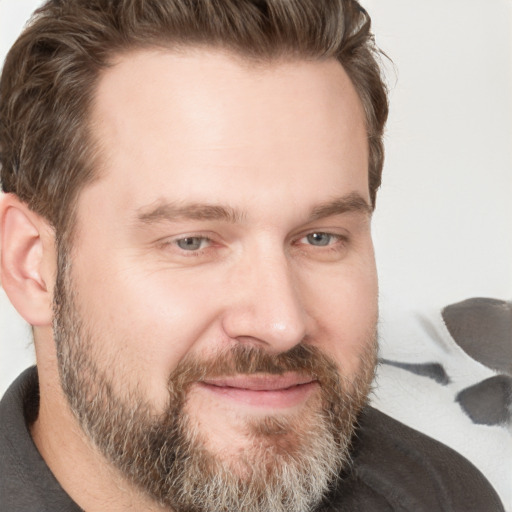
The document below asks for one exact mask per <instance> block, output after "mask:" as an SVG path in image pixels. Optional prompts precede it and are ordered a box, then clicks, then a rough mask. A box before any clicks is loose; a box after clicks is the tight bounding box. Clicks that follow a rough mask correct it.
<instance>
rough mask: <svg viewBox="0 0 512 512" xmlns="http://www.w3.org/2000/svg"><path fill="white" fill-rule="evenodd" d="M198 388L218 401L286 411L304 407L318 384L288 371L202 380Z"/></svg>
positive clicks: (309, 378) (311, 379)
mask: <svg viewBox="0 0 512 512" xmlns="http://www.w3.org/2000/svg"><path fill="white" fill-rule="evenodd" d="M199 386H200V387H201V388H202V389H204V390H205V391H207V392H209V393H211V394H213V395H214V396H216V397H217V398H219V399H223V400H230V401H233V402H238V403H239V404H242V405H248V406H252V407H257V408H270V409H285V408H291V407H296V406H298V405H301V404H303V403H304V402H305V401H306V400H307V399H308V398H309V396H310V395H311V394H312V393H313V392H314V391H315V390H316V389H317V388H318V386H319V384H318V381H317V380H315V379H313V378H312V377H311V376H308V375H301V374H298V373H295V372H288V373H285V374H283V375H269V374H254V375H234V376H229V377H215V378H211V379H206V380H204V381H201V382H200V383H199Z"/></svg>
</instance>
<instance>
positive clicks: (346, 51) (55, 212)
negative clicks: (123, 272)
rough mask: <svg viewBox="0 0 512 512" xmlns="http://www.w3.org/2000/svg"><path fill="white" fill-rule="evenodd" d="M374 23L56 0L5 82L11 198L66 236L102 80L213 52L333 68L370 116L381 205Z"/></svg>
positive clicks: (166, 4) (300, 4)
mask: <svg viewBox="0 0 512 512" xmlns="http://www.w3.org/2000/svg"><path fill="white" fill-rule="evenodd" d="M370 23H371V22H370V18H369V16H368V14H367V13H366V11H365V10H364V9H363V8H362V7H361V6H360V5H359V4H358V2H357V1H356V0H48V1H46V2H45V4H44V5H43V6H42V7H41V8H40V9H38V10H37V11H36V12H35V13H34V16H33V18H32V20H31V22H30V23H29V25H28V27H27V28H26V29H25V31H24V32H23V33H22V34H21V36H20V37H19V38H18V40H17V41H16V43H15V44H14V45H13V47H12V48H11V50H10V52H9V54H8V55H7V58H6V61H5V65H4V69H3V73H2V77H1V81H0V166H1V182H2V187H3V190H4V191H5V192H12V193H14V194H16V195H17V196H18V197H19V198H20V199H21V200H22V201H24V202H26V203H27V204H28V205H29V207H30V208H32V209H33V210H34V211H36V212H37V213H39V214H40V215H42V216H44V217H45V218H46V219H48V220H49V221H50V223H51V224H52V225H53V226H54V227H55V229H56V231H57V233H59V232H61V233H62V232H65V231H67V228H69V227H70V224H71V220H70V219H72V213H73V207H72V206H73V204H74V202H75V200H76V198H77V196H78V193H79V192H80V190H81V189H82V188H83V187H84V185H85V184H86V183H88V182H90V181H91V180H92V179H94V177H95V175H96V169H95V167H96V166H95V158H94V156H95V153H94V147H93V146H94V145H93V144H92V143H91V137H90V136H89V130H88V120H89V117H90V116H89V114H90V112H89V111H90V106H91V102H92V99H93V96H94V91H95V85H96V83H97V81H98V78H99V76H100V74H101V72H102V70H104V69H106V68H107V67H108V66H109V65H111V64H110V63H111V62H112V58H113V56H115V55H117V54H119V53H123V52H126V51H129V50H133V49H139V48H145V47H154V46H165V47H169V46H171V47H172V46H176V45H178V46H183V45H185V46H186V45H209V46H214V47H215V46H216V47H222V48H225V49H228V50H231V51H234V52H236V53H238V54H241V55H243V56H246V57H248V58H252V59H257V60H260V59H276V58H283V57H284V58H306V59H325V58H333V57H334V58H336V59H337V60H338V61H339V62H340V63H341V64H342V65H343V67H344V69H345V71H346V72H347V74H348V75H349V77H350V79H351V80H352V82H353V84H354V86H355V88H356V90H357V92H358V94H359V97H360V99H361V101H362V104H363V106H364V110H365V115H366V126H367V132H368V141H369V155H370V158H369V170H368V172H369V188H370V197H371V201H372V204H375V198H376V192H377V189H378V187H379V185H380V182H381V174H382V166H383V160H384V151H383V143H382V135H383V129H384V125H385V122H386V118H387V113H388V103H387V91H386V87H385V85H384V82H383V80H382V76H381V70H380V67H379V50H378V49H377V48H376V46H375V44H374V40H373V36H372V33H371V31H370Z"/></svg>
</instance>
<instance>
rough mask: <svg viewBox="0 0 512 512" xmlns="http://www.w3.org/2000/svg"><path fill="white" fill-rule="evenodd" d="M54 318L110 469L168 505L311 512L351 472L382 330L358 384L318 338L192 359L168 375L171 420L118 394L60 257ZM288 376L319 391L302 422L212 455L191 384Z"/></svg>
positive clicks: (294, 420) (65, 366) (61, 360)
mask: <svg viewBox="0 0 512 512" xmlns="http://www.w3.org/2000/svg"><path fill="white" fill-rule="evenodd" d="M54 310H55V317H54V326H53V327H54V337H55V342H56V345H57V356H58V366H59V374H60V380H61V385H62V389H63V391H64V394H65V396H66V397H67V400H68V402H69V405H70V407H71V410H72V411H73V413H74V415H75V416H76V418H77V420H78V423H79V424H80V426H81V428H82V430H83V431H84V432H85V434H86V436H87V437H88V438H89V439H90V441H92V443H93V444H94V445H95V446H96V448H97V449H98V450H99V451H100V452H101V453H102V455H103V456H104V457H105V458H106V460H107V461H108V462H109V463H110V464H111V465H113V466H114V467H115V468H117V469H118V470H119V471H120V473H121V474H122V475H123V476H124V477H125V478H126V479H128V480H129V481H130V482H131V484H133V485H134V486H135V487H137V488H138V489H139V490H141V491H142V492H144V493H145V494H146V495H148V496H149V497H150V498H152V499H153V500H155V501H156V502H158V503H159V504H160V505H162V506H164V507H168V508H169V509H171V510H174V511H183V512H184V511H187V512H228V511H229V512H233V511H242V510H243V511H244V512H285V511H290V510H293V511H294V512H307V511H311V510H313V508H314V507H315V506H316V505H318V504H319V503H320V502H321V501H322V499H323V497H324V496H325V495H326V494H327V493H328V491H329V490H330V489H331V488H332V487H333V485H334V484H335V482H336V479H337V478H338V476H339V474H340V472H341V471H342V470H343V469H345V468H347V466H349V464H350V454H349V450H350V441H351V438H352V436H353V433H354V430H355V427H356V421H357V416H358V414H359V412H360V410H361V409H362V407H363V406H364V405H365V404H366V401H367V396H368V393H369V391H370V384H371V381H372V380H373V375H374V369H375V363H376V333H375V329H374V332H372V333H371V334H370V335H369V336H368V340H367V343H366V344H365V345H364V347H362V348H363V350H362V353H361V356H360V366H359V373H358V375H357V376H356V378H355V379H353V380H348V379H346V378H344V377H343V375H342V373H341V372H340V371H339V369H338V367H337V365H336V363H335V362H334V361H333V360H332V359H331V358H330V357H328V356H327V355H326V354H324V353H323V352H322V351H321V350H319V349H318V348H316V347H315V346H313V345H311V344H309V343H308V342H307V341H308V340H303V342H302V343H300V344H299V345H296V346H295V347H294V348H292V349H291V350H290V351H288V352H284V353H280V354H269V353H268V352H266V351H264V350H262V349H261V348H256V347H250V346H246V345H243V344H237V345H234V346H233V347H232V348H230V349H228V350H223V351H221V352H219V353H217V354H216V355H214V356H210V357H209V358H208V359H203V360H200V359H197V358H194V357H191V356H186V357H185V358H184V359H183V360H182V361H181V362H180V363H179V365H178V366H177V367H176V368H175V369H174V371H172V373H171V374H170V376H169V378H168V394H169V398H168V401H167V406H166V408H165V411H164V412H163V413H161V414H156V413H155V411H154V407H152V405H151V403H150V402H149V400H148V399H147V397H144V396H143V395H142V393H141V392H140V390H138V389H137V385H136V383H129V382H123V383H122V385H123V386H124V389H123V392H120V391H119V388H120V386H119V383H118V382H116V378H115V375H114V374H113V373H114V372H113V371H112V370H109V365H108V364H106V363H105V361H103V364H102V360H101V357H98V355H97V354H96V353H95V349H94V345H93V340H96V343H97V342H98V336H95V335H94V334H93V332H92V329H90V328H89V326H88V324H87V323H86V322H85V321H84V319H83V317H82V315H81V314H80V312H79V310H78V308H77V305H76V300H75V296H74V294H73V282H72V279H71V269H70V267H69V265H68V264H67V261H66V258H65V257H63V256H62V255H60V265H59V273H58V276H57V282H56V288H55V293H54ZM95 356H96V357H95ZM290 371H292V372H296V373H299V374H302V375H306V376H308V377H311V378H312V379H314V380H316V381H317V382H318V384H319V391H317V392H315V393H314V395H313V396H311V397H310V398H309V399H308V401H307V402H306V403H305V404H304V406H303V407H302V408H301V411H300V415H298V414H296V415H282V414H276V415H272V416H270V415H269V416H266V417H263V418H261V417H260V418H252V419H246V420H244V434H245V439H246V441H247V445H246V447H245V449H244V450H243V452H238V451H237V453H234V454H231V455H230V456H226V454H223V455H221V454H219V453H215V452H214V450H212V449H210V448H209V445H208V435H207V432H205V431H204V430H205V429H204V428H201V426H200V425H198V424H197V422H196V421H194V415H193V414H192V413H191V411H189V410H188V408H187V398H188V396H189V391H190V388H191V386H192V385H193V384H195V383H197V382H201V381H203V380H205V379H209V378H214V377H220V376H231V375H239V374H248V375H250V374H255V373H259V374H261V373H267V374H274V375H280V374H284V373H285V372H290Z"/></svg>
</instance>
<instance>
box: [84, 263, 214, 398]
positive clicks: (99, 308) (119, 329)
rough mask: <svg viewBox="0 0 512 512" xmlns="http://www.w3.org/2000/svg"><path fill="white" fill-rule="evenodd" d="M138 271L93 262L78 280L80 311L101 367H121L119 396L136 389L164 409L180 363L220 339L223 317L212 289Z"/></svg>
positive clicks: (158, 274)
mask: <svg viewBox="0 0 512 512" xmlns="http://www.w3.org/2000/svg"><path fill="white" fill-rule="evenodd" d="M96 267H97V269H98V271H97V272H96V271H95V268H96ZM136 268H137V266H136V265H133V266H123V265H121V264H120V262H114V263H113V264H110V262H106V261H105V260H104V259H103V260H102V261H101V262H96V263H95V262H94V261H93V260H92V259H91V260H89V261H88V262H87V264H86V265H85V264H84V265H83V266H82V267H81V269H82V272H81V273H80V274H79V275H77V276H76V279H77V282H76V288H77V289H80V291H81V292H80V296H79V304H78V307H79V309H80V313H81V315H82V317H83V318H84V319H85V321H86V324H87V326H88V331H89V333H90V334H91V338H92V343H93V344H94V347H95V351H96V353H97V354H99V357H101V359H102V361H100V362H99V364H100V365H101V366H102V367H103V368H105V369H106V371H109V367H110V366H112V367H113V368H115V372H116V373H115V380H116V382H119V390H118V391H119V392H121V393H123V387H124V389H125V391H124V393H126V389H127V388H128V387H132V388H133V387H135V386H136V387H137V389H139V390H140V391H141V392H142V393H143V394H144V396H146V397H150V398H151V401H152V402H153V404H155V406H156V407H159V408H160V407H163V406H164V405H165V401H166V399H167V398H168V394H167V380H168V377H169V375H170V373H171V372H172V371H173V370H174V368H175V367H176V366H177V364H178V363H179V362H180V361H181V360H182V359H183V357H184V356H185V355H187V354H188V353H189V351H191V350H193V348H194V346H195V345H196V344H197V342H198V340H201V339H203V338H205V337H208V338H213V339H215V338H218V336H215V335H214V332H213V331H214V330H215V318H216V317H217V316H218V314H217V311H216V310H215V304H214V303H213V302H212V301H213V297H212V296H210V295H212V294H211V293H209V292H208V290H204V289H202V290H200V291H199V290H198V289H197V287H196V286H194V283H189V282H188V280H185V281H186V282H183V281H184V280H183V279H180V278H179V276H176V275H173V276H170V275H167V274H166V273H164V272H159V273H158V272H141V271H140V270H139V272H138V273H137V274H136V273H135V269H136ZM99 269H101V271H100V270H99ZM114 269H115V270H114ZM85 276H90V277H88V278H85ZM171 277H172V278H171ZM199 292H200V293H199ZM198 307H200V308H201V310H200V314H199V312H198Z"/></svg>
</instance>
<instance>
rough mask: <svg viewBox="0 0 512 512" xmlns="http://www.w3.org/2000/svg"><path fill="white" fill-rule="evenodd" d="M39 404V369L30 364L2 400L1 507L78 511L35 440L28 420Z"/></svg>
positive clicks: (5, 510)
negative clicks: (31, 366) (41, 453)
mask: <svg viewBox="0 0 512 512" xmlns="http://www.w3.org/2000/svg"><path fill="white" fill-rule="evenodd" d="M38 407H39V386H38V377H37V370H36V369H35V368H29V369H28V370H26V371H25V372H23V373H22V374H21V375H20V376H19V377H18V379H17V380H16V381H15V382H14V383H13V384H12V385H11V387H10V388H9V389H8V390H7V391H6V393H5V395H4V396H3V398H2V400H1V401H0V454H1V456H0V510H1V511H2V512H11V511H12V512H15V511H16V512H24V511H27V512H32V511H35V510H37V511H40V512H43V511H52V512H53V511H56V510H60V511H69V512H79V511H80V509H79V507H78V506H77V505H76V504H75V503H74V502H73V501H72V500H71V498H70V497H69V496H68V495H67V494H66V493H65V492H64V490H63V489H62V488H61V486H60V485H59V483H58V482H57V480H56V479H55V477H54V476H53V474H52V473H51V471H50V469H49V468H48V466H47V465H46V463H45V461H44V460H43V458H42V457H41V455H40V454H39V452H38V451H37V448H36V446H35V444H34V442H33V441H32V437H31V435H30V430H29V424H30V423H31V422H32V421H33V420H35V418H36V417H37V413H38Z"/></svg>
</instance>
